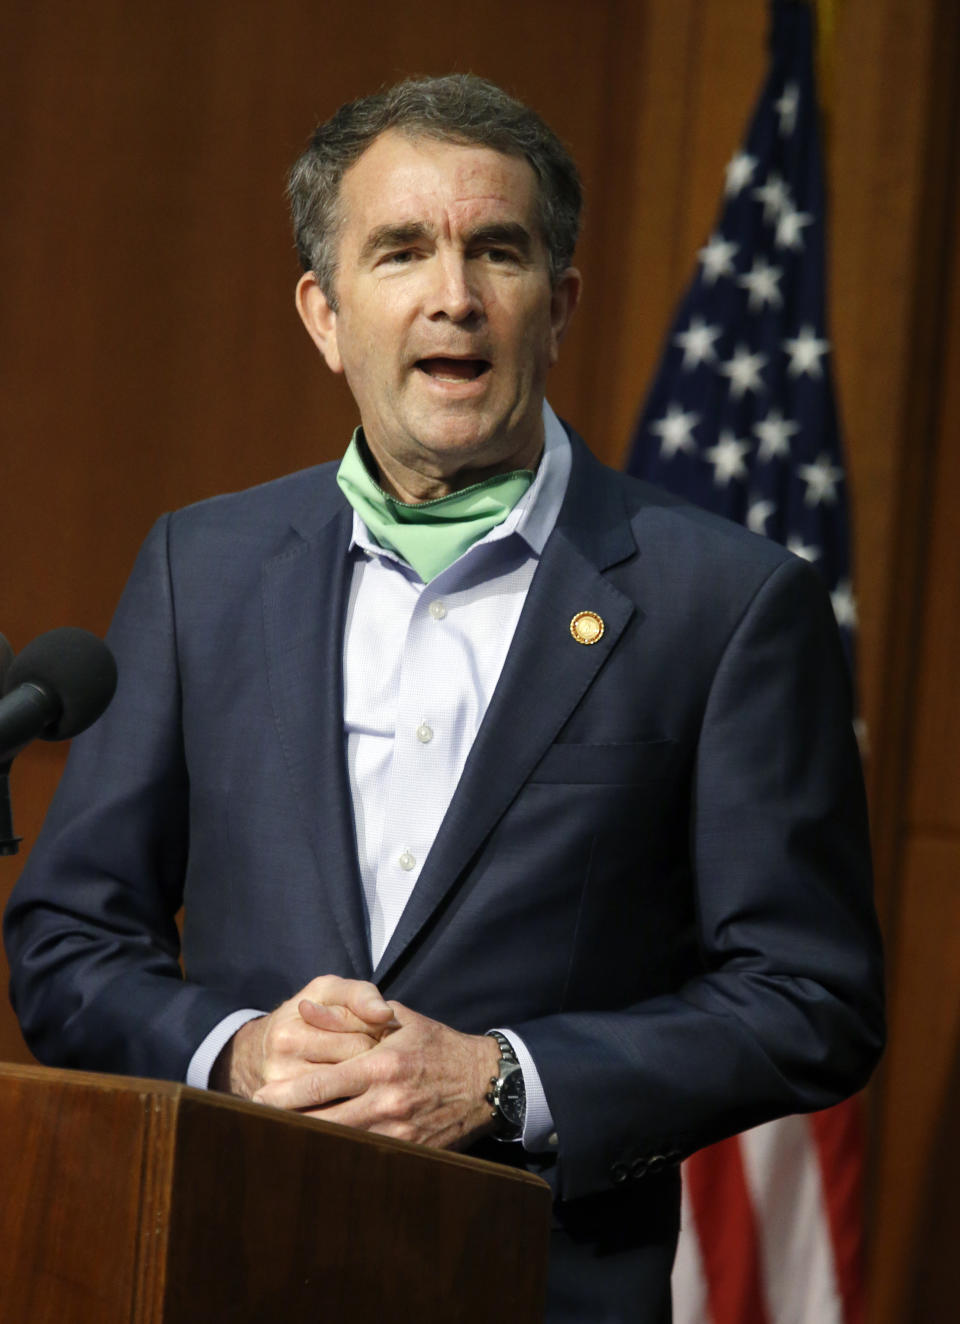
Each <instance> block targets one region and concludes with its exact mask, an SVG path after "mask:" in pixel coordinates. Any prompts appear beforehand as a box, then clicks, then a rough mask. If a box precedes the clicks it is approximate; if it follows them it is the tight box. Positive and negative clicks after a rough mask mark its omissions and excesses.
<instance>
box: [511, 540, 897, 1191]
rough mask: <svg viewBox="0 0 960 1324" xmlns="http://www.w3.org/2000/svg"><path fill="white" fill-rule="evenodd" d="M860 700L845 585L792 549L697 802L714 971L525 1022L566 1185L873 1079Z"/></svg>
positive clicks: (876, 1045) (698, 886) (628, 1170)
mask: <svg viewBox="0 0 960 1324" xmlns="http://www.w3.org/2000/svg"><path fill="white" fill-rule="evenodd" d="M851 716H852V714H851V705H850V697H849V684H848V680H847V675H846V668H845V663H844V660H843V657H842V653H841V649H840V645H839V639H838V637H837V632H836V628H835V625H834V622H833V619H832V613H831V610H830V604H829V599H828V597H827V595H826V593H825V591H824V589H823V587H822V585H821V584H820V582H819V579H818V578H817V576H816V575H815V573H814V572H813V571H811V570H810V568H809V567H808V566H806V565H805V564H804V563H803V562H801V561H799V560H797V559H795V558H791V559H790V560H789V561H787V562H783V563H781V564H780V565H779V566H778V567H777V568H776V569H775V570H774V571H773V572H772V573H771V574H770V575H769V576H768V577H767V578H766V580H765V581H764V583H763V585H762V586H761V588H760V589H759V591H758V592H757V593H756V594H755V596H754V597H753V599H752V600H751V602H750V604H749V606H748V607H747V609H746V611H745V613H744V615H743V616H742V618H741V619H740V621H739V623H738V624H737V625H736V628H735V629H734V630H733V632H732V634H731V636H730V638H729V639H728V641H727V643H726V645H725V647H724V648H723V651H722V656H721V657H720V661H719V665H718V666H717V667H716V669H715V672H714V674H713V679H712V684H711V685H710V691H709V695H708V697H707V701H706V704H705V707H704V711H703V716H702V722H701V727H700V732H699V740H698V745H697V750H696V755H695V763H694V770H693V777H692V783H691V803H690V811H689V831H690V841H689V854H690V858H691V865H692V871H693V879H694V899H695V914H696V930H697V933H696V939H697V944H698V948H699V962H698V964H699V973H697V974H695V975H694V976H693V977H691V978H690V979H688V980H687V981H686V982H685V983H684V984H683V985H682V987H680V988H679V989H678V990H677V991H676V992H675V993H670V994H667V995H663V996H659V997H654V998H651V999H649V1000H647V1001H644V1002H642V1003H639V1004H637V1005H635V1006H630V1007H625V1008H623V1009H620V1010H616V1011H584V1012H573V1013H570V1014H561V1015H556V1016H550V1017H546V1018H542V1019H537V1020H532V1021H528V1022H525V1023H518V1024H516V1025H514V1027H513V1028H514V1029H515V1030H516V1032H517V1033H518V1034H520V1035H522V1036H523V1038H524V1040H525V1042H526V1043H527V1045H528V1047H529V1050H530V1052H531V1054H532V1056H533V1058H534V1060H535V1061H536V1064H537V1068H538V1070H539V1072H540V1076H541V1079H542V1081H543V1085H544V1089H545V1091H546V1095H547V1099H548V1102H549V1105H550V1108H551V1111H552V1113H553V1116H554V1119H555V1122H556V1126H557V1132H558V1135H559V1139H560V1152H559V1173H558V1175H559V1179H560V1191H561V1194H562V1196H563V1197H564V1198H567V1199H570V1198H577V1197H580V1196H585V1195H589V1194H592V1193H594V1192H598V1191H602V1190H604V1189H609V1188H610V1187H611V1185H616V1184H618V1183H620V1182H623V1181H624V1180H629V1179H630V1178H639V1177H642V1176H644V1175H645V1174H646V1173H647V1172H651V1171H654V1170H656V1169H658V1168H660V1167H662V1166H663V1165H664V1164H665V1163H670V1162H677V1161H679V1160H680V1159H681V1158H683V1157H685V1156H686V1155H687V1154H689V1153H690V1152H692V1151H693V1150H695V1149H697V1148H699V1147H701V1146H703V1145H705V1144H708V1143H711V1142H713V1141H715V1140H718V1139H720V1138H722V1137H724V1136H727V1135H730V1134H733V1133H735V1132H737V1131H740V1130H743V1129H746V1128H748V1127H750V1126H753V1125H756V1124H759V1123H760V1122H763V1121H766V1120H769V1119H770V1118H772V1117H775V1116H780V1115H783V1114H786V1113H789V1112H805V1111H810V1110H814V1109H818V1108H822V1107H826V1106H828V1105H830V1104H832V1103H835V1102H837V1101H838V1100H839V1099H841V1098H843V1097H845V1096H846V1095H848V1094H850V1093H852V1092H853V1091H854V1090H856V1089H857V1088H859V1087H860V1086H862V1084H863V1083H864V1082H865V1080H866V1078H867V1076H868V1075H869V1072H870V1070H871V1069H872V1067H873V1065H874V1063H875V1062H876V1059H877V1057H878V1055H879V1052H880V1050H881V1048H882V1044H883V1033H884V1031H883V995H882V975H881V954H880V942H879V936H878V932H877V928H876V920H875V916H874V912H873V903H872V884H871V872H870V857H869V842H868V831H867V819H866V810H865V803H864V795H863V786H862V778H861V773H860V765H859V756H858V752H857V748H856V742H855V740H854V737H853V731H852V721H851Z"/></svg>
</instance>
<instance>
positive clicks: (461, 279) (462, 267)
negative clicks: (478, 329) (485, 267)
mask: <svg viewBox="0 0 960 1324" xmlns="http://www.w3.org/2000/svg"><path fill="white" fill-rule="evenodd" d="M433 276H434V279H433V281H432V283H431V288H430V292H429V295H428V305H427V309H426V312H427V316H428V317H430V318H431V319H438V318H447V319H448V320H449V321H451V322H467V321H469V320H470V319H471V318H475V317H479V316H480V315H481V314H482V312H483V300H482V298H481V296H480V292H479V290H478V289H477V287H476V283H475V281H474V280H473V279H472V278H471V272H470V270H469V264H468V262H467V259H466V257H465V256H464V255H463V254H461V253H451V252H448V253H438V254H437V258H436V262H435V263H434V272H433Z"/></svg>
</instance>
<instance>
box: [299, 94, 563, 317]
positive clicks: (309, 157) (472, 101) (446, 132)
mask: <svg viewBox="0 0 960 1324" xmlns="http://www.w3.org/2000/svg"><path fill="white" fill-rule="evenodd" d="M387 129H399V130H400V131H401V132H403V133H405V134H407V135H409V136H410V137H412V138H433V139H436V140H439V141H441V142H453V143H462V144H465V145H470V146H477V147H489V148H491V149H492V150H493V151H495V152H502V153H503V154H504V155H505V156H514V157H522V158H524V159H525V160H527V161H528V162H529V163H530V165H531V166H532V167H533V171H534V173H535V175H536V177H537V181H538V183H539V199H538V201H539V212H540V218H539V219H540V225H541V228H542V230H543V239H544V242H545V243H546V246H547V253H548V255H549V261H550V276H551V279H552V280H553V281H554V282H556V281H557V280H558V279H559V277H560V276H561V274H562V273H563V272H564V271H565V270H566V269H567V267H568V266H569V265H570V263H571V261H572V259H573V250H574V248H575V247H576V243H577V235H578V234H579V231H580V211H581V207H582V203H583V197H582V191H581V187H580V177H579V175H578V173H577V167H576V165H575V164H574V162H573V160H572V158H571V156H570V154H569V152H568V151H567V150H566V148H565V147H564V146H563V144H562V143H561V142H560V140H559V138H558V137H557V136H556V134H555V133H554V132H553V130H552V129H550V128H549V126H548V125H547V124H545V123H544V121H543V120H542V119H541V118H540V116H539V115H538V114H537V113H536V111H533V110H531V109H530V108H529V107H528V106H525V105H523V103H522V102H520V101H517V100H515V99H514V98H513V97H511V96H508V94H507V93H506V92H504V91H503V90H502V89H501V88H499V87H497V86H496V84H495V83H489V82H487V81H486V79H483V78H477V77H476V76H475V75H473V74H448V75H447V76H446V77H444V78H420V79H408V80H407V81H405V82H402V83H397V84H396V85H395V86H394V87H390V88H387V89H386V90H385V91H382V92H375V93H374V94H373V95H372V96H367V97H360V98H359V99H358V100H356V101H350V102H348V103H347V104H346V105H344V106H341V107H340V109H339V110H338V111H337V112H336V113H335V114H334V115H333V116H332V117H331V118H330V119H329V120H327V121H326V122H325V123H323V124H321V125H319V127H318V128H317V129H316V130H315V132H314V134H313V137H312V138H311V139H310V143H309V145H308V147H307V149H306V151H305V152H304V153H303V155H302V156H301V157H300V159H299V160H298V161H297V162H296V164H295V165H294V167H293V169H292V170H291V172H290V181H289V184H288V188H287V192H288V195H289V198H290V209H291V212H292V215H293V228H294V236H295V238H296V243H297V252H298V254H299V256H300V262H301V264H302V266H303V269H304V271H312V272H313V273H314V274H315V275H316V277H317V281H318V282H319V285H320V288H321V289H322V290H323V293H324V294H325V295H326V297H327V299H328V301H329V302H330V304H331V306H332V307H334V308H336V293H335V289H334V285H335V278H336V273H337V242H336V241H337V239H338V237H339V233H340V228H341V224H342V220H343V217H342V215H341V213H340V207H339V201H340V186H341V183H342V180H343V176H344V174H345V172H346V171H347V170H348V169H349V168H350V166H352V165H353V164H354V163H355V162H356V161H358V160H359V159H360V157H361V156H362V155H363V153H364V152H365V151H366V150H367V148H368V147H369V146H370V145H371V144H372V143H373V141H374V140H375V139H376V138H379V136H380V135H381V134H382V133H385V132H386V130H387Z"/></svg>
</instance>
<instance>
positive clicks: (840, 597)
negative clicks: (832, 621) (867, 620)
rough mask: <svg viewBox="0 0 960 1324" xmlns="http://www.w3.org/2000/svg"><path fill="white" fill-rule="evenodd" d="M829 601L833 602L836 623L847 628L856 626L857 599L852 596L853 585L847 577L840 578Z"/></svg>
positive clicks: (851, 628)
mask: <svg viewBox="0 0 960 1324" xmlns="http://www.w3.org/2000/svg"><path fill="white" fill-rule="evenodd" d="M830 601H831V603H832V604H833V614H834V616H835V617H836V618H837V624H838V625H839V626H841V627H845V628H846V629H848V630H855V629H856V628H857V621H858V614H857V600H856V598H855V597H854V596H853V585H852V584H851V583H850V580H849V579H841V580H840V583H839V584H838V585H837V587H836V588H835V589H834V590H833V592H832V593H831V594H830Z"/></svg>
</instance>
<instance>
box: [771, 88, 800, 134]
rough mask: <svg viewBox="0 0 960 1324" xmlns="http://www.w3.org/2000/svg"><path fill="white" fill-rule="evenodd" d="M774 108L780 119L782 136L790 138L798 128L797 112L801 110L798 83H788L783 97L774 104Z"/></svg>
mask: <svg viewBox="0 0 960 1324" xmlns="http://www.w3.org/2000/svg"><path fill="white" fill-rule="evenodd" d="M773 108H774V110H775V111H776V112H777V114H778V115H779V117H780V134H781V136H782V137H784V138H789V137H790V135H791V134H792V133H793V131H794V129H795V128H796V127H797V111H798V110H799V109H800V89H799V87H797V85H796V83H788V84H787V85H786V87H785V88H784V89H783V96H782V97H781V98H780V100H779V101H775V102H774V103H773Z"/></svg>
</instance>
